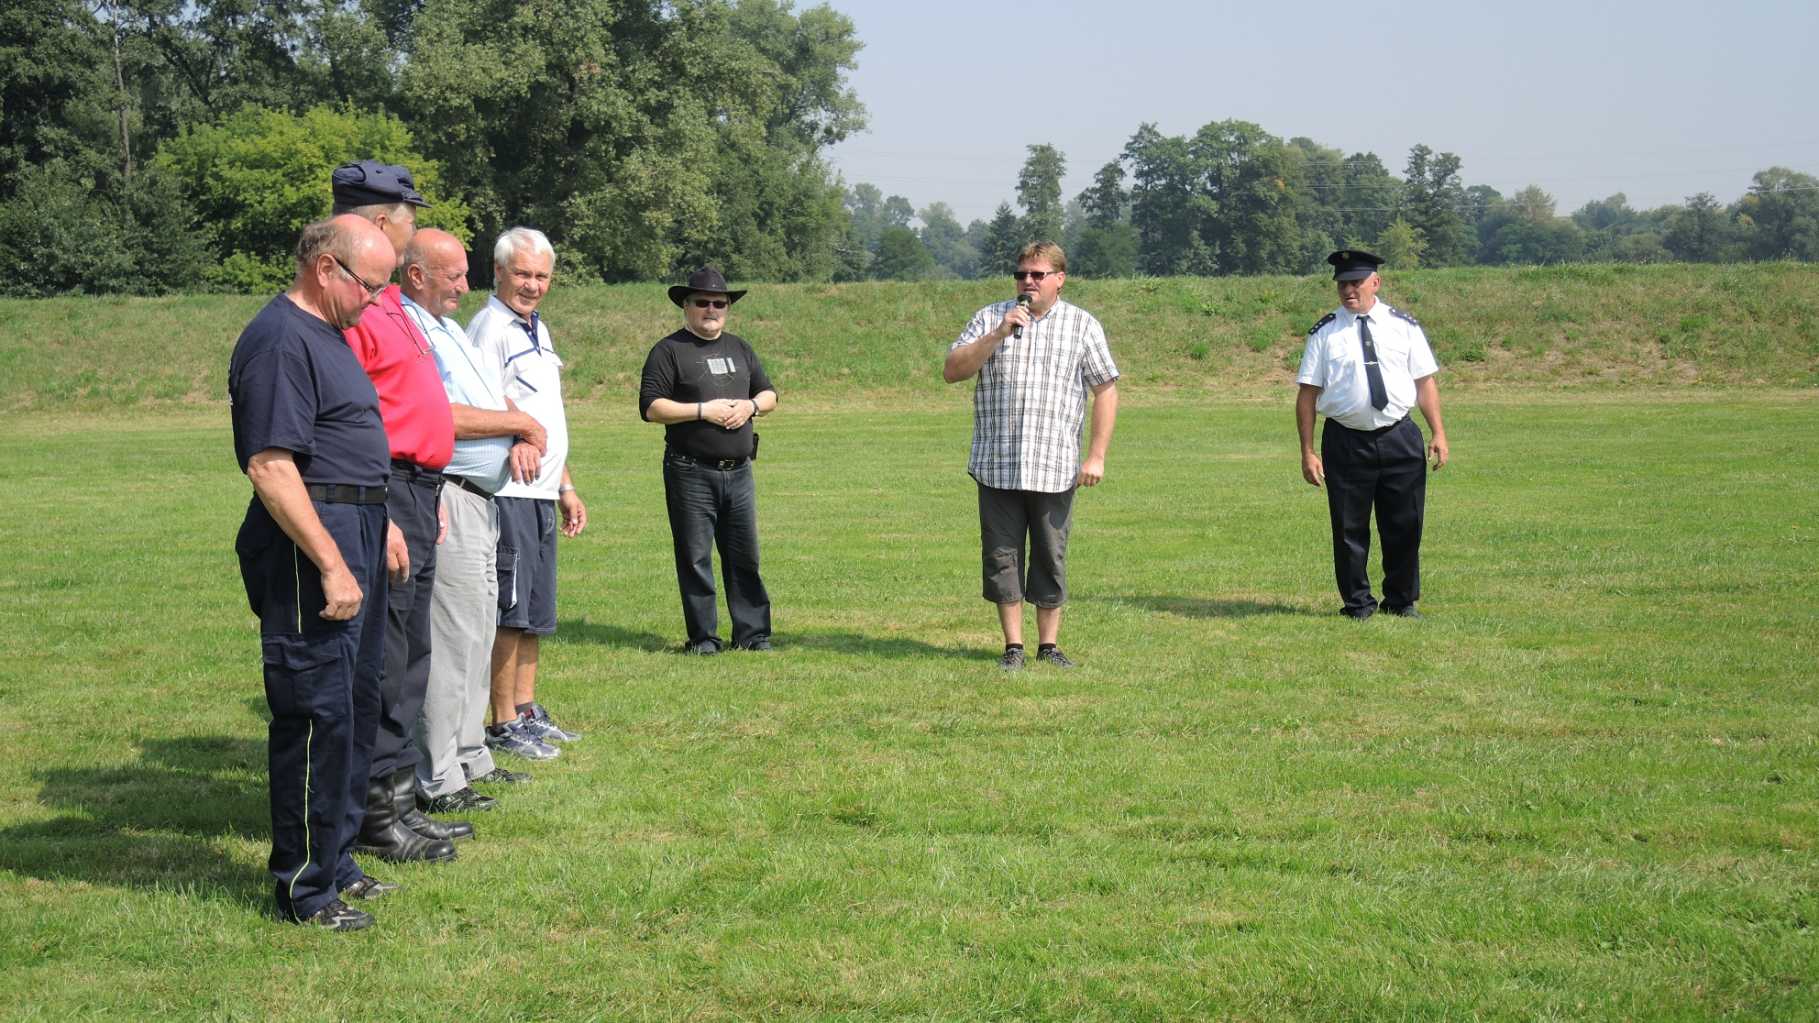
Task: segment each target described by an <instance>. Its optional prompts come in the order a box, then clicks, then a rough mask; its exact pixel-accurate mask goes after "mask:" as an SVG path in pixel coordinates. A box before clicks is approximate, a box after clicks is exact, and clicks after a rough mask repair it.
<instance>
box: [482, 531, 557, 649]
mask: <svg viewBox="0 0 1819 1023" xmlns="http://www.w3.org/2000/svg"><path fill="white" fill-rule="evenodd" d="M494 500H495V501H497V502H498V504H499V627H500V628H502V629H523V630H524V631H525V632H528V633H530V634H532V635H534V636H548V635H550V634H552V633H554V632H555V631H556V502H554V501H545V500H543V499H541V498H536V497H499V498H494Z"/></svg>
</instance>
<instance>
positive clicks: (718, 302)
mask: <svg viewBox="0 0 1819 1023" xmlns="http://www.w3.org/2000/svg"><path fill="white" fill-rule="evenodd" d="M730 304H731V303H730V302H728V301H727V300H726V299H724V298H697V299H695V308H696V309H725V308H726V307H727V306H728V305H730Z"/></svg>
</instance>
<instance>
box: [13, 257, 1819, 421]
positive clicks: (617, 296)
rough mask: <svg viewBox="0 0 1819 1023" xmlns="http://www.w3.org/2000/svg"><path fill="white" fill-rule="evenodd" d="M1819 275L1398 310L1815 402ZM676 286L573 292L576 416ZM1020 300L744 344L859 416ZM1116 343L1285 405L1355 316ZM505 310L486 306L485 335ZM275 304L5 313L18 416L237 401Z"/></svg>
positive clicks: (1149, 388) (1279, 319) (1549, 384)
mask: <svg viewBox="0 0 1819 1023" xmlns="http://www.w3.org/2000/svg"><path fill="white" fill-rule="evenodd" d="M1816 291H1819V266H1812V265H1801V264H1758V265H1743V266H1729V267H1709V266H1684V265H1676V266H1581V267H1554V268H1541V269H1526V270H1496V269H1466V270H1423V271H1414V272H1410V273H1406V274H1396V275H1392V276H1391V277H1390V278H1389V279H1388V283H1387V285H1386V290H1385V292H1384V295H1385V297H1386V298H1387V299H1388V300H1389V301H1390V302H1392V303H1395V304H1400V305H1402V306H1403V307H1405V308H1407V309H1409V310H1411V311H1413V312H1414V313H1415V315H1416V316H1418V317H1420V318H1421V321H1422V323H1423V324H1424V325H1425V326H1426V327H1427V328H1428V333H1429V335H1430V337H1431V338H1432V340H1433V342H1434V347H1435V349H1436V351H1437V353H1438V355H1439V356H1440V359H1441V362H1442V364H1443V366H1444V367H1445V372H1446V380H1447V384H1448V386H1450V387H1459V386H1464V387H1470V386H1473V385H1477V384H1488V385H1495V386H1497V387H1498V388H1501V389H1535V388H1544V389H1552V388H1557V387H1572V388H1584V387H1595V388H1604V387H1611V386H1619V387H1621V386H1629V385H1647V386H1667V387H1685V386H1698V387H1704V386H1733V385H1736V386H1744V385H1748V386H1758V385H1766V386H1770V387H1811V386H1814V385H1815V384H1819V303H1815V302H1813V300H1812V296H1813V294H1814V293H1815V292H1816ZM663 292H664V289H663V288H662V287H661V286H659V285H623V286H610V287H609V286H567V285H565V284H563V283H561V282H559V283H558V285H557V287H556V288H555V289H554V291H552V292H551V294H550V297H549V299H548V301H547V303H546V306H545V312H546V315H547V317H548V319H549V321H550V323H551V325H552V329H553V330H554V332H555V338H556V344H557V348H558V349H559V350H560V351H562V352H563V355H564V358H565V359H566V360H567V361H568V364H569V370H568V379H567V383H566V385H565V386H566V387H567V388H568V391H569V392H570V394H571V398H572V399H573V400H583V401H586V400H595V401H605V402H614V401H629V400H630V395H631V394H632V393H633V392H635V391H636V388H637V376H638V370H639V368H640V366H641V365H642V364H643V361H644V354H645V352H646V351H648V350H649V348H650V345H651V343H652V342H654V341H655V340H656V339H657V338H659V337H661V336H663V335H664V334H666V333H668V332H669V331H671V330H673V329H675V327H676V326H677V325H678V323H679V317H678V314H677V312H676V310H675V308H674V307H672V306H671V305H670V304H669V301H668V299H667V298H665V297H664V293H663ZM1009 292H1010V286H1009V284H1008V282H988V283H982V282H962V283H945V284H920V285H905V284H847V285H814V284H792V285H759V286H757V287H756V288H754V290H753V291H752V294H751V295H750V296H749V297H747V298H746V299H745V300H744V301H742V302H740V303H739V305H738V307H737V310H736V313H737V314H736V315H735V317H734V320H733V328H734V329H735V330H736V331H737V332H739V333H741V334H743V335H744V336H745V337H747V338H748V339H750V340H751V341H752V342H753V343H754V344H755V345H756V346H757V348H758V351H759V352H760V353H761V354H762V355H763V357H764V358H765V360H766V364H767V366H768V368H769V369H770V370H771V374H772V376H773V377H775V378H776V379H777V381H778V383H779V385H780V386H781V387H782V388H783V390H784V393H785V394H786V395H787V396H791V397H794V398H807V399H811V400H814V401H816V402H817V403H821V402H836V403H837V402H840V401H843V400H850V399H852V398H854V397H857V396H859V395H870V396H882V395H896V396H906V395H910V394H917V393H924V394H925V393H929V392H933V391H938V390H940V389H941V387H942V384H941V375H940V369H939V367H940V358H941V355H942V352H943V349H944V348H945V345H946V343H947V342H948V341H950V340H952V338H953V337H954V336H955V335H956V334H958V333H959V331H960V329H961V327H962V326H964V325H965V320H966V317H967V316H968V315H969V314H970V313H971V312H972V311H973V310H974V309H976V308H978V307H979V306H981V305H983V304H985V303H986V302H988V301H991V300H993V299H996V298H999V297H1002V296H1004V295H1006V294H1008V293H1009ZM1068 295H1069V297H1070V298H1072V299H1073V300H1075V301H1077V302H1079V303H1080V304H1081V305H1083V306H1085V307H1086V308H1088V309H1090V310H1092V311H1093V312H1094V313H1095V314H1096V315H1098V316H1099V318H1100V319H1101V320H1102V321H1103V322H1104V323H1105V325H1106V329H1107V331H1108V333H1109V334H1110V335H1111V338H1112V344H1113V350H1114V353H1115V354H1116V355H1117V357H1118V360H1119V363H1120V368H1121V369H1122V370H1123V371H1124V373H1125V380H1126V387H1125V391H1126V400H1131V399H1132V398H1133V397H1134V396H1135V395H1136V394H1138V393H1145V394H1154V395H1156V396H1157V397H1161V394H1159V393H1158V392H1167V391H1176V390H1186V391H1190V392H1193V391H1206V390H1208V389H1217V390H1218V391H1219V392H1220V393H1226V392H1236V393H1266V392H1269V391H1272V390H1274V389H1277V388H1285V387H1287V385H1288V382H1289V381H1290V380H1291V378H1292V375H1293V369H1294V365H1295V361H1296V360H1297V359H1298V358H1299V357H1300V353H1301V339H1302V336H1303V334H1304V333H1305V332H1306V330H1307V328H1308V327H1309V326H1310V325H1311V324H1312V323H1313V321H1314V320H1315V319H1316V318H1317V317H1318V316H1319V315H1320V314H1321V312H1322V311H1324V310H1325V309H1327V308H1330V307H1331V306H1332V305H1334V299H1333V293H1332V285H1331V283H1330V282H1328V281H1324V280H1320V279H1317V278H1291V277H1263V278H1241V279H1159V280H1124V281H1088V280H1079V281H1074V282H1071V283H1070V284H1069V285H1068ZM482 300H483V296H470V298H469V300H468V302H467V303H466V304H465V305H464V307H463V310H462V312H461V314H460V315H461V318H462V319H463V320H465V319H466V317H467V316H469V315H471V313H472V311H473V309H474V308H476V307H477V306H478V305H479V303H480V302H481V301H482ZM263 301H264V299H263V298H254V297H244V296H186V297H178V298H165V299H112V298H69V299H53V300H46V301H33V302H24V301H16V300H11V301H0V322H5V323H6V324H7V330H6V332H5V336H4V337H0V407H4V408H8V409H12V410H21V409H31V408H47V407H55V408H75V409H79V410H80V409H94V408H99V407H102V406H108V405H121V404H127V405H131V404H137V403H144V402H151V403H167V402H198V401H201V402H219V401H220V400H221V398H222V396H223V395H224V394H225V390H226V386H225V383H224V381H225V375H226V366H227V356H228V352H229V351H230V350H231V348H232V346H233V341H234V338H235V337H236V336H237V335H238V334H239V332H240V329H241V327H243V326H244V325H245V323H246V321H247V319H249V318H250V317H251V316H252V314H253V312H254V311H256V310H257V308H258V307H259V305H260V304H261V303H262V302H263Z"/></svg>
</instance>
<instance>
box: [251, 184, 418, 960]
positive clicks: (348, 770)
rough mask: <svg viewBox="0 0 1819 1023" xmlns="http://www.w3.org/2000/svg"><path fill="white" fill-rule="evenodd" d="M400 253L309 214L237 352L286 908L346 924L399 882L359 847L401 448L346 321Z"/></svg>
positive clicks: (363, 228) (345, 220)
mask: <svg viewBox="0 0 1819 1023" xmlns="http://www.w3.org/2000/svg"><path fill="white" fill-rule="evenodd" d="M396 258H397V257H396V254H395V253H394V252H393V250H392V246H391V243H390V242H389V241H387V240H386V237H385V235H384V234H383V233H381V232H380V230H379V229H378V228H377V227H374V226H373V225H372V224H370V223H368V222H366V221H365V220H362V219H360V218H359V217H351V216H346V217H337V218H335V219H334V220H330V221H325V222H322V223H318V224H311V225H310V226H309V227H306V228H304V230H303V235H302V237H301V238H300V239H299V241H298V243H297V276H296V279H295V280H294V281H293V282H292V284H291V288H290V290H289V291H287V292H285V293H284V294H282V295H279V296H278V297H276V298H274V299H272V301H271V302H270V303H268V304H267V305H266V306H265V308H264V309H262V310H261V311H260V312H259V315H257V316H255V317H254V318H253V321H252V322H251V323H250V324H248V325H247V327H246V330H245V331H243V332H242V333H241V335H240V339H239V341H238V342H237V343H236V344H235V345H234V354H233V357H232V360H231V361H230V363H229V365H228V397H229V399H230V401H231V402H232V405H233V425H234V454H235V457H236V458H237V459H238V461H239V464H240V468H241V470H242V471H243V472H245V473H246V475H247V478H248V479H249V480H250V481H251V482H252V485H253V494H254V496H253V500H252V502H251V503H250V504H249V505H248V506H247V509H246V519H245V521H244V522H243V523H242V525H241V527H240V534H239V537H238V538H237V540H236V541H235V544H234V547H235V553H237V554H238V555H239V558H240V574H241V579H242V580H243V581H244V582H245V584H246V595H247V599H248V601H249V602H250V603H251V605H252V609H253V613H254V614H256V615H258V616H259V633H260V642H261V647H262V652H263V659H264V670H265V698H266V701H267V703H268V704H269V705H270V707H271V714H272V721H271V727H270V733H269V738H270V785H271V807H272V855H271V860H270V864H269V865H270V869H271V873H272V877H273V879H274V881H275V884H276V896H277V902H278V914H279V916H281V917H283V918H284V919H286V920H290V921H293V922H298V923H305V924H311V925H315V926H321V927H327V928H330V929H332V930H358V929H360V928H362V927H365V926H367V925H369V924H371V923H372V919H373V918H372V917H371V916H369V915H368V914H366V913H364V912H362V911H360V910H357V909H352V908H350V907H348V905H347V904H346V903H344V902H343V901H342V897H343V896H346V897H348V898H354V899H372V898H375V897H377V896H380V895H384V894H386V893H388V892H390V891H394V890H396V887H397V886H395V885H390V884H386V883H385V882H382V881H379V880H377V879H374V878H371V877H367V876H366V875H365V874H364V873H362V872H361V870H360V868H359V867H358V866H356V865H355V863H354V860H353V857H352V855H351V850H352V846H353V841H354V837H355V835H356V834H357V833H358V831H359V817H360V814H359V811H360V809H361V808H362V807H363V805H364V803H365V800H366V787H367V774H368V767H369V763H370V758H371V755H372V737H373V733H374V729H375V724H376V721H377V718H378V713H379V675H380V671H381V668H382V663H383V655H384V651H383V645H384V638H385V613H386V599H385V598H386V578H385V544H386V515H385V496H386V480H387V477H388V476H389V475H390V473H391V458H390V454H389V448H388V446H387V443H386V437H385V427H384V425H383V423H382V422H381V420H380V418H379V396H378V394H377V393H376V392H375V391H374V390H373V385H372V381H370V380H369V379H367V375H366V372H365V371H364V370H362V369H361V368H360V363H359V362H358V361H357V360H356V359H355V358H354V353H353V352H352V351H350V350H349V349H348V346H347V342H346V341H345V340H344V339H343V337H342V334H341V332H342V330H344V329H346V328H348V327H351V326H353V325H354V324H355V323H357V322H358V321H359V319H360V314H361V312H362V311H363V310H365V309H366V307H367V306H368V305H370V304H372V302H373V301H374V300H375V299H377V297H378V296H379V293H380V291H381V290H382V289H383V288H384V286H385V282H386V280H387V279H388V278H389V277H390V275H391V271H392V267H393V265H394V264H395V262H396ZM362 736H364V739H362Z"/></svg>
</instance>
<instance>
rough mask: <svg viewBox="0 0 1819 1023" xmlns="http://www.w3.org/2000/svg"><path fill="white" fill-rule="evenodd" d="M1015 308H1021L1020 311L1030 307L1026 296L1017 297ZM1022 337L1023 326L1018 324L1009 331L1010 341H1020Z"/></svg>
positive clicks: (1028, 298)
mask: <svg viewBox="0 0 1819 1023" xmlns="http://www.w3.org/2000/svg"><path fill="white" fill-rule="evenodd" d="M1017 306H1018V308H1021V309H1028V308H1029V307H1030V297H1029V296H1028V295H1018V296H1017ZM1022 337H1023V324H1021V323H1019V324H1017V326H1016V327H1014V328H1012V329H1011V339H1012V340H1018V339H1021V338H1022Z"/></svg>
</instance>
